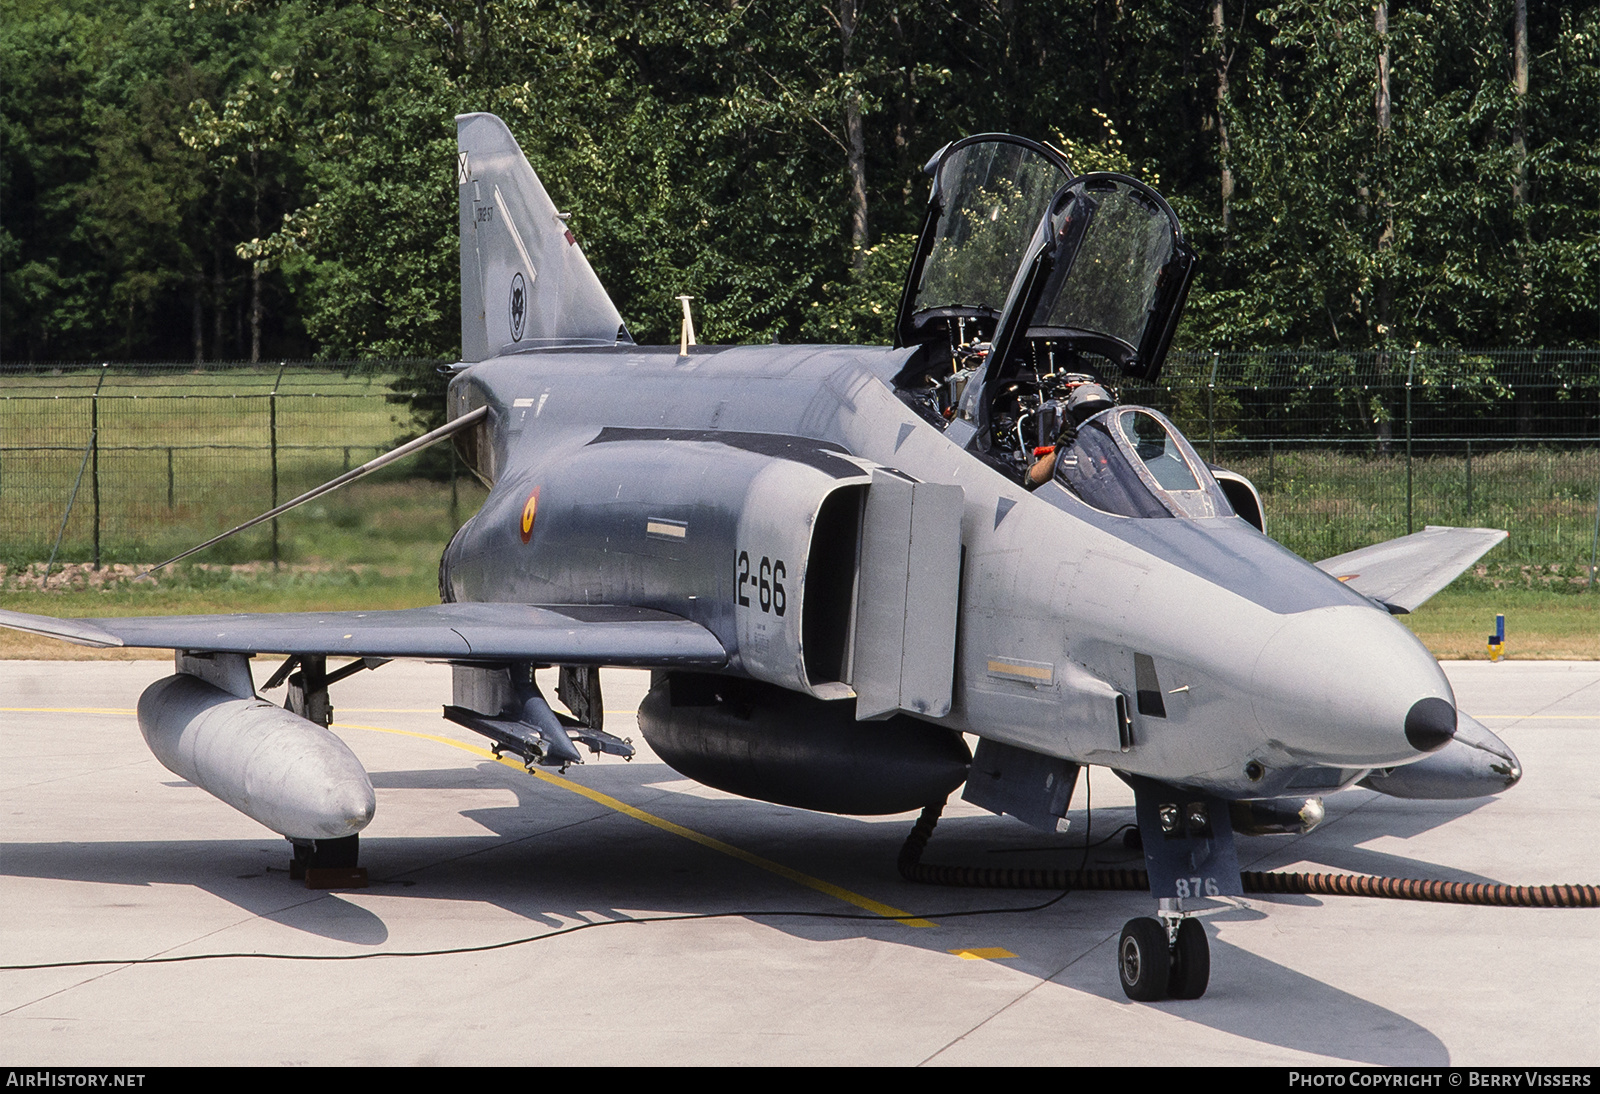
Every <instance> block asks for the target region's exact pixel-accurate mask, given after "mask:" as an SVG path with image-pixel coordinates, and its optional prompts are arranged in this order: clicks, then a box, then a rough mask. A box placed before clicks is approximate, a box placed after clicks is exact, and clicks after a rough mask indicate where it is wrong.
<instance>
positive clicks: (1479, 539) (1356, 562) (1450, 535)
mask: <svg viewBox="0 0 1600 1094" xmlns="http://www.w3.org/2000/svg"><path fill="white" fill-rule="evenodd" d="M1505 538H1506V533H1505V532H1502V531H1500V530H1499V529H1498V528H1441V527H1437V526H1435V525H1429V526H1428V527H1426V528H1424V529H1423V530H1422V531H1420V532H1415V533H1413V534H1411V535H1409V536H1401V537H1400V538H1399V539H1391V540H1388V541H1387V542H1385V543H1375V544H1373V545H1372V546H1371V547H1363V548H1361V550H1359V551H1350V552H1348V553H1346V554H1342V555H1335V556H1334V557H1332V558H1326V559H1323V560H1322V561H1321V562H1319V563H1317V568H1318V569H1320V570H1322V571H1324V572H1325V573H1329V574H1332V575H1333V576H1334V577H1336V578H1338V579H1339V580H1340V581H1342V582H1344V583H1345V584H1346V585H1348V586H1350V587H1351V588H1352V589H1354V590H1355V591H1356V592H1358V593H1360V594H1361V595H1362V596H1368V597H1371V598H1372V599H1373V600H1376V601H1377V602H1378V603H1380V604H1382V605H1383V606H1384V607H1386V608H1388V609H1389V610H1390V611H1391V612H1393V613H1394V614H1396V615H1404V614H1406V613H1407V612H1412V611H1415V610H1416V609H1417V608H1418V607H1419V606H1421V605H1422V603H1423V602H1424V601H1426V600H1427V599H1428V598H1429V597H1430V596H1432V595H1433V594H1434V593H1436V592H1438V591H1439V590H1440V589H1442V588H1444V587H1445V586H1446V585H1448V584H1450V582H1452V581H1454V580H1455V579H1456V578H1457V577H1459V576H1460V575H1461V573H1462V571H1464V570H1465V569H1466V568H1467V567H1468V566H1471V565H1472V564H1473V563H1474V562H1476V561H1478V559H1480V558H1482V557H1483V555H1484V554H1485V552H1487V551H1488V550H1489V548H1491V547H1493V546H1494V545H1495V544H1497V543H1499V542H1500V541H1501V540H1503V539H1505Z"/></svg>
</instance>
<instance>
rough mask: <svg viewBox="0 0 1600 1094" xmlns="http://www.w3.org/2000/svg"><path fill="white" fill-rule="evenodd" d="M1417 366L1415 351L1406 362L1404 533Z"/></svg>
mask: <svg viewBox="0 0 1600 1094" xmlns="http://www.w3.org/2000/svg"><path fill="white" fill-rule="evenodd" d="M1416 368H1417V351H1416V350H1415V349H1412V351H1411V357H1410V359H1409V360H1408V361H1407V362H1406V535H1408V536H1409V535H1410V534H1411V379H1412V376H1413V375H1414V374H1415V372H1416Z"/></svg>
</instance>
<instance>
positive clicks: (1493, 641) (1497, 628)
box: [1489, 615, 1506, 661]
mask: <svg viewBox="0 0 1600 1094" xmlns="http://www.w3.org/2000/svg"><path fill="white" fill-rule="evenodd" d="M1505 644H1506V617H1505V616H1504V615H1497V616H1495V617H1494V633H1493V634H1491V635H1490V636H1489V660H1491V661H1498V660H1500V654H1501V653H1502V652H1503V650H1504V648H1505Z"/></svg>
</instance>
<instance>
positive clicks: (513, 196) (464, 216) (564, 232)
mask: <svg viewBox="0 0 1600 1094" xmlns="http://www.w3.org/2000/svg"><path fill="white" fill-rule="evenodd" d="M456 143H457V145H458V155H457V159H456V182H457V184H458V185H459V187H460V191H461V359H462V360H463V361H482V360H486V359H487V358H490V357H494V356H497V355H499V354H501V353H514V352H516V351H518V350H522V349H533V348H538V347H541V346H610V345H615V344H616V343H617V342H619V341H620V342H631V341H632V340H633V339H632V338H631V337H630V336H629V335H628V329H627V327H626V326H625V325H624V324H623V322H622V316H621V315H620V314H619V313H618V312H617V308H616V305H615V304H613V303H612V302H611V297H609V296H607V295H606V290H605V289H604V287H602V286H601V284H600V279H599V278H598V277H596V276H595V272H594V270H593V269H592V268H591V267H590V265H589V261H588V259H586V258H584V257H583V251H582V250H581V249H580V248H579V247H578V243H577V240H576V239H574V238H573V236H572V233H571V232H570V231H569V230H568V229H567V225H566V223H565V222H564V221H563V220H562V218H561V216H560V214H559V213H558V212H557V211H556V207H555V205H554V203H552V202H551V200H550V195H549V194H547V193H545V189H544V186H543V185H542V184H541V183H540V182H539V177H538V176H537V175H535V174H534V173H533V168H532V167H530V166H529V165H528V161H527V159H526V158H525V157H524V156H523V155H522V149H521V148H519V147H517V142H516V139H515V138H514V137H512V135H511V131H510V130H509V129H507V128H506V125H505V123H504V122H502V121H501V120H500V119H499V118H497V117H495V116H494V115H493V114H460V115H457V117H456Z"/></svg>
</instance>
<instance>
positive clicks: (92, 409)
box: [89, 361, 110, 570]
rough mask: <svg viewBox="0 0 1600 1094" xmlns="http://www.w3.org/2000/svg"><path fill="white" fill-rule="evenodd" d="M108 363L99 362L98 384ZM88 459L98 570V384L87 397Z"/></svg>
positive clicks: (95, 565) (95, 557) (96, 565)
mask: <svg viewBox="0 0 1600 1094" xmlns="http://www.w3.org/2000/svg"><path fill="white" fill-rule="evenodd" d="M109 365H110V362H107V361H102V362H100V383H104V382H105V379H106V373H105V370H106V369H107V368H108V367H109ZM89 459H90V462H91V464H92V465H93V466H92V470H91V474H92V478H91V479H90V486H91V488H92V489H93V491H94V568H95V569H96V570H98V569H99V568H100V384H95V385H94V394H93V395H91V396H89Z"/></svg>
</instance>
